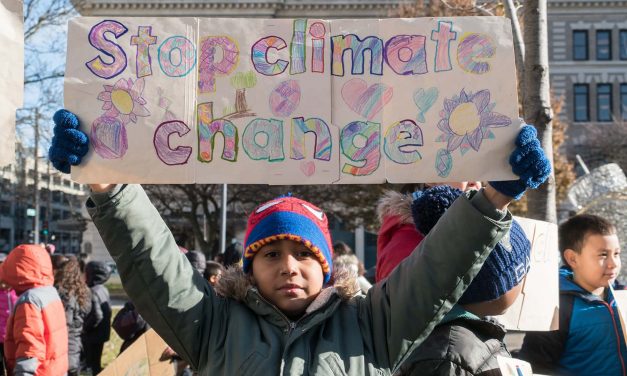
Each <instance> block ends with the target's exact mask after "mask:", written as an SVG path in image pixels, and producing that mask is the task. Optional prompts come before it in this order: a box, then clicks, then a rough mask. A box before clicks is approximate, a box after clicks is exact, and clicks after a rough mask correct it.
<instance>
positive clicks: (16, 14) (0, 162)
mask: <svg viewBox="0 0 627 376" xmlns="http://www.w3.org/2000/svg"><path fill="white" fill-rule="evenodd" d="M0 45H2V52H3V54H2V61H0V93H2V94H0V95H2V100H1V101H0V167H2V166H5V165H8V164H11V163H13V162H14V161H15V110H17V109H18V108H20V107H22V105H23V100H24V21H23V17H22V1H20V0H0Z"/></svg>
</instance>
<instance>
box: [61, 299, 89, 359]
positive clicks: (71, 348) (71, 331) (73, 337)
mask: <svg viewBox="0 0 627 376" xmlns="http://www.w3.org/2000/svg"><path fill="white" fill-rule="evenodd" d="M59 296H60V297H61V302H63V308H65V321H66V322H67V332H68V370H70V371H74V370H78V369H79V367H80V361H81V359H80V358H81V350H82V348H83V347H82V343H81V333H82V331H83V322H84V320H85V317H86V316H87V314H88V313H89V312H90V310H91V304H89V305H88V306H87V307H85V308H84V309H81V308H80V306H79V304H78V301H77V300H76V297H75V296H69V295H66V294H60V295H59Z"/></svg>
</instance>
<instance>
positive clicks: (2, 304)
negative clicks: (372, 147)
mask: <svg viewBox="0 0 627 376" xmlns="http://www.w3.org/2000/svg"><path fill="white" fill-rule="evenodd" d="M6 258H7V254H6V253H0V265H2V263H3V262H4V260H5V259H6ZM0 267H1V266H0ZM16 301H17V294H16V293H15V290H13V289H12V288H11V286H9V285H7V284H4V283H0V375H2V376H4V374H5V367H4V336H5V335H6V331H7V330H6V329H7V321H8V320H9V316H10V315H11V312H13V307H15V302H16Z"/></svg>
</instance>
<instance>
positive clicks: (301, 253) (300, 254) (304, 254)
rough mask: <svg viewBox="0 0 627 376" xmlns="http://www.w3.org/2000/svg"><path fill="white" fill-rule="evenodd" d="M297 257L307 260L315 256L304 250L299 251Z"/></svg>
mask: <svg viewBox="0 0 627 376" xmlns="http://www.w3.org/2000/svg"><path fill="white" fill-rule="evenodd" d="M296 255H297V256H298V257H302V258H306V257H313V255H314V254H313V252H311V251H310V250H308V249H303V250H300V251H297V252H296Z"/></svg>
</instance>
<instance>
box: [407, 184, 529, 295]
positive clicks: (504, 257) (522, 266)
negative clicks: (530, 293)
mask: <svg viewBox="0 0 627 376" xmlns="http://www.w3.org/2000/svg"><path fill="white" fill-rule="evenodd" d="M461 194H462V192H461V191H460V190H458V189H454V188H451V187H448V186H436V187H433V188H428V189H426V190H424V191H421V192H416V193H415V194H414V201H413V203H412V216H413V217H414V223H415V224H416V228H417V229H418V231H420V232H421V233H423V234H425V235H426V234H427V233H429V231H431V229H432V228H433V227H434V226H435V224H436V223H437V221H438V220H439V219H440V217H441V216H442V215H443V214H444V212H445V211H446V209H448V208H449V207H450V206H451V205H452V204H453V201H455V200H456V199H457V198H458V197H459V196H460V195H461ZM530 254H531V243H530V242H529V240H528V239H527V237H526V235H525V233H524V231H523V229H522V227H520V224H519V223H518V222H517V221H516V220H514V221H512V227H511V229H510V231H509V233H508V235H506V236H505V237H504V238H503V239H501V241H500V242H499V243H498V244H497V245H496V247H494V249H493V250H492V252H490V255H489V256H488V258H487V259H486V261H485V263H484V264H483V266H482V267H481V270H479V273H478V274H477V276H476V277H475V278H474V279H473V280H472V282H471V283H470V286H468V288H467V289H466V291H465V292H464V294H463V295H462V296H461V298H460V299H459V304H471V303H478V302H486V301H490V300H495V299H498V298H499V297H501V296H502V295H504V294H505V293H506V292H508V291H509V290H511V289H512V288H514V287H516V286H517V285H518V284H519V283H520V282H521V281H522V280H523V278H524V277H525V276H526V275H527V272H529V267H530Z"/></svg>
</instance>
